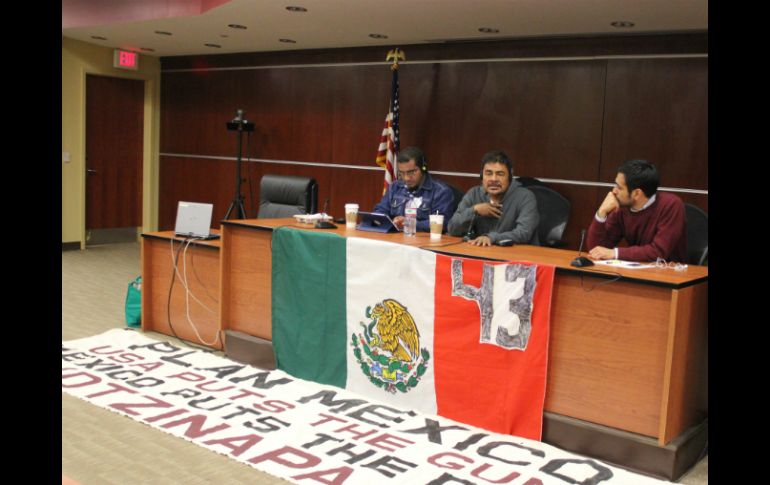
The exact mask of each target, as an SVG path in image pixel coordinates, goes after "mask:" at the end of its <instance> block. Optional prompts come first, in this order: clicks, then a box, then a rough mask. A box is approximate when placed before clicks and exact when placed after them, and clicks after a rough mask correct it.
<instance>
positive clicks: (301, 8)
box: [286, 7, 307, 12]
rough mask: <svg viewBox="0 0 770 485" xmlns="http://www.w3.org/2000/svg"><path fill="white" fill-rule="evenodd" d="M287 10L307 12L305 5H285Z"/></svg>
mask: <svg viewBox="0 0 770 485" xmlns="http://www.w3.org/2000/svg"><path fill="white" fill-rule="evenodd" d="M286 10H288V11H289V12H307V9H306V8H305V7H286Z"/></svg>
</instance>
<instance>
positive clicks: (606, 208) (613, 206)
mask: <svg viewBox="0 0 770 485" xmlns="http://www.w3.org/2000/svg"><path fill="white" fill-rule="evenodd" d="M619 208H620V204H619V203H618V198H617V197H615V194H613V193H612V191H610V192H609V193H608V194H607V197H605V198H604V201H602V205H600V206H599V210H598V211H596V212H597V213H598V214H599V217H602V218H605V217H607V216H608V215H609V214H611V213H613V212H615V211H616V210H618V209H619Z"/></svg>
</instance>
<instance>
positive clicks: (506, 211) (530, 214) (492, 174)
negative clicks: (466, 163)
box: [447, 151, 540, 246]
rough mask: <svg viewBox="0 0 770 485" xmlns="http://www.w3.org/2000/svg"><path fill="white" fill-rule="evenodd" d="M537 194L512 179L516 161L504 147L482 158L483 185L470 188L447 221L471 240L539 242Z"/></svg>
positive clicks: (485, 243)
mask: <svg viewBox="0 0 770 485" xmlns="http://www.w3.org/2000/svg"><path fill="white" fill-rule="evenodd" d="M538 222H540V217H539V215H538V212H537V201H536V200H535V195H534V194H533V193H532V192H530V191H529V190H527V189H526V188H524V187H523V186H522V185H521V184H520V183H519V182H517V181H516V180H514V179H513V165H512V164H511V161H510V159H509V158H508V156H507V155H506V154H505V153H504V152H502V151H491V152H489V153H487V154H485V155H484V156H483V157H482V159H481V185H477V186H476V187H473V188H471V189H470V190H469V191H468V193H467V194H465V197H463V199H462V200H461V201H460V205H458V206H457V211H455V213H454V216H452V219H451V220H450V221H449V224H448V225H447V232H449V234H451V235H453V236H467V240H468V242H469V243H470V244H473V245H475V246H490V245H492V244H500V245H510V244H539V240H538V237H537V231H536V229H537V224H538Z"/></svg>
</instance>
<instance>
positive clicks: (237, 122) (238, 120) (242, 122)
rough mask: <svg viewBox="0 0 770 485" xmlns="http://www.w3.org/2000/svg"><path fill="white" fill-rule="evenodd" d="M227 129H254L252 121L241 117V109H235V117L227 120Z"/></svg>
mask: <svg viewBox="0 0 770 485" xmlns="http://www.w3.org/2000/svg"><path fill="white" fill-rule="evenodd" d="M227 129H228V130H229V131H254V123H253V122H251V121H248V120H246V119H244V118H243V110H242V109H239V110H236V111H235V118H233V119H232V120H230V121H228V122H227Z"/></svg>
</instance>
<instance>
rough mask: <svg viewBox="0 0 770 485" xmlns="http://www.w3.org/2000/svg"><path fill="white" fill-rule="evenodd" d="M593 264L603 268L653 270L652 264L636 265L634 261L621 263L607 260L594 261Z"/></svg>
mask: <svg viewBox="0 0 770 485" xmlns="http://www.w3.org/2000/svg"><path fill="white" fill-rule="evenodd" d="M594 263H595V264H603V265H604V266H614V267H616V268H626V269H640V268H654V267H655V264H654V263H638V262H636V261H623V260H620V259H608V260H606V261H594Z"/></svg>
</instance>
